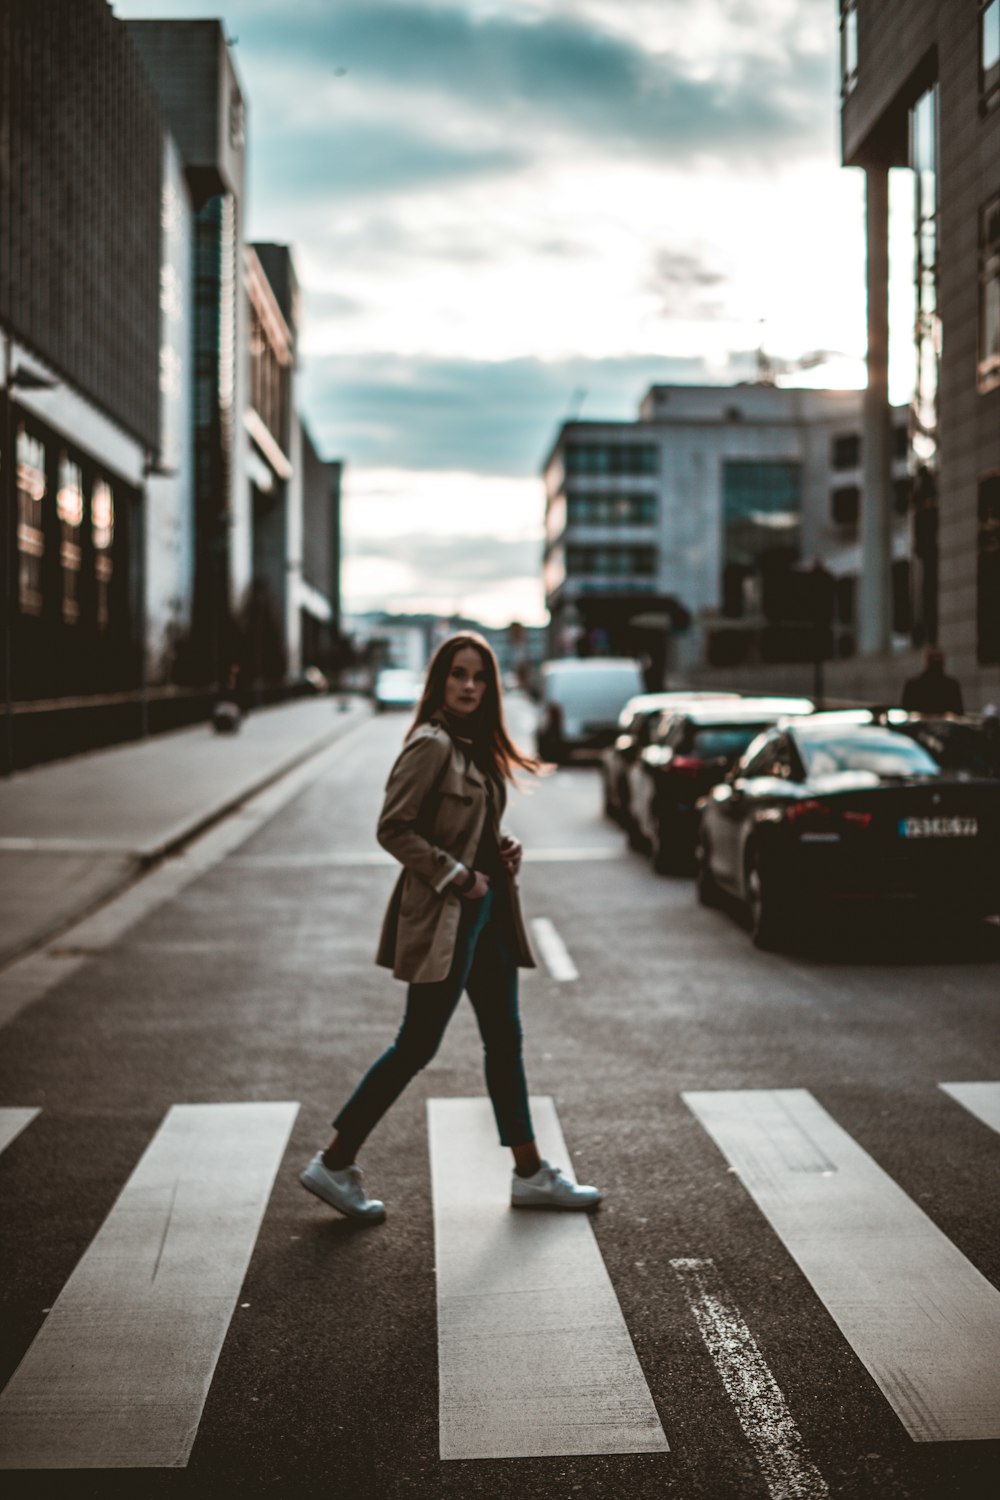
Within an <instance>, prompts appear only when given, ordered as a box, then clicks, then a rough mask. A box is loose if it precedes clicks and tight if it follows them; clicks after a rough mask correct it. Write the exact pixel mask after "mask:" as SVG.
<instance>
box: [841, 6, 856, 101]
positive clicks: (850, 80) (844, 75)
mask: <svg viewBox="0 0 1000 1500" xmlns="http://www.w3.org/2000/svg"><path fill="white" fill-rule="evenodd" d="M857 83H858V6H857V0H841V6H840V91H841V94H842V95H843V96H844V98H846V97H847V95H848V94H850V93H852V92H853V90H854V89H855V88H856V87H857Z"/></svg>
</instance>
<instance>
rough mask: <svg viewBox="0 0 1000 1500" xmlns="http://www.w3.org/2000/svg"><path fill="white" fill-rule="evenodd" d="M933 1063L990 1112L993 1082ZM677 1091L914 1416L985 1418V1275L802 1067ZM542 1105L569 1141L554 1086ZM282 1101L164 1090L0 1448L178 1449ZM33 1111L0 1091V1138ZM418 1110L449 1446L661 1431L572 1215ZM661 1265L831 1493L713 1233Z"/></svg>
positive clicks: (846, 1331)
mask: <svg viewBox="0 0 1000 1500" xmlns="http://www.w3.org/2000/svg"><path fill="white" fill-rule="evenodd" d="M940 1088H941V1089H942V1090H943V1091H944V1093H946V1094H947V1095H948V1096H949V1097H950V1098H951V1099H952V1100H954V1101H955V1103H956V1104H957V1105H959V1106H961V1107H962V1108H964V1109H966V1110H967V1111H969V1113H971V1114H972V1115H973V1116H975V1118H976V1119H977V1120H978V1121H979V1122H980V1124H982V1125H983V1126H984V1127H986V1128H988V1129H990V1130H992V1131H993V1132H1000V1083H992V1082H990V1083H979V1082H977V1083H942V1084H940ZM682 1098H683V1100H684V1103H685V1105H686V1106H687V1108H688V1109H689V1110H690V1111H691V1113H692V1115H693V1116H694V1118H695V1119H696V1120H697V1121H698V1123H699V1124H700V1126H701V1127H702V1129H703V1130H704V1131H705V1132H706V1135H707V1136H708V1137H709V1138H710V1140H711V1141H713V1142H714V1144H715V1145H716V1147H717V1148H718V1149H719V1151H720V1152H721V1154H722V1156H723V1158H724V1159H725V1160H726V1161H727V1162H728V1163H729V1164H730V1166H731V1167H732V1169H733V1170H734V1172H735V1174H736V1177H737V1179H738V1181H739V1182H740V1183H741V1185H742V1187H743V1189H744V1190H745V1191H746V1192H747V1193H748V1195H749V1196H750V1198H751V1200H752V1201H753V1202H754V1204H755V1205H756V1207H757V1208H758V1209H759V1210H760V1212H761V1214H762V1216H763V1218H764V1220H765V1221H766V1224H767V1225H768V1226H769V1231H770V1232H773V1233H774V1234H775V1235H776V1236H777V1238H778V1239H779V1240H780V1241H781V1243H782V1244H783V1245H784V1246H785V1248H786V1249H787V1250H788V1252H789V1253H790V1255H791V1256H792V1258H793V1259H794V1260H795V1261H796V1263H797V1265H798V1267H799V1269H800V1270H801V1272H802V1274H803V1276H804V1277H805V1279H806V1281H807V1282H808V1283H809V1285H810V1286H811V1287H812V1289H813V1291H814V1292H815V1294H816V1295H817V1297H818V1298H819V1299H820V1301H821V1303H822V1304H823V1305H824V1307H825V1308H826V1309H827V1311H828V1312H829V1314H830V1316H831V1317H832V1318H833V1320H834V1322H835V1323H836V1325H837V1327H838V1328H839V1329H840V1332H841V1334H842V1335H843V1337H844V1338H845V1340H846V1341H847V1343H848V1344H849V1345H850V1347H851V1349H852V1350H853V1351H854V1353H855V1355H856V1356H857V1358H858V1360H859V1361H860V1363H861V1364H862V1365H863V1366H864V1367H865V1369H867V1370H868V1371H869V1372H870V1374H871V1375H872V1376H873V1378H874V1380H875V1382H876V1384H877V1386H878V1388H879V1389H880V1390H881V1392H882V1394H883V1396H884V1397H885V1400H886V1401H887V1403H888V1404H889V1406H890V1407H891V1409H892V1410H893V1411H894V1412H895V1413H896V1415H897V1417H898V1418H899V1420H900V1422H901V1423H902V1425H903V1428H904V1430H905V1431H906V1432H907V1434H908V1435H909V1437H910V1438H911V1439H912V1440H913V1441H914V1442H920V1443H925V1442H942V1441H950V1442H954V1441H970V1440H976V1439H984V1438H1000V1291H998V1290H997V1289H996V1288H995V1287H993V1286H992V1285H991V1283H990V1282H988V1281H987V1280H986V1278H985V1277H984V1276H982V1275H981V1274H980V1272H979V1271H977V1270H976V1268H975V1267H974V1266H973V1265H972V1264H971V1263H970V1262H969V1261H968V1260H967V1259H966V1257H965V1256H964V1255H963V1254H962V1253H961V1251H960V1250H959V1249H958V1248H957V1246H955V1245H954V1244H953V1243H952V1242H951V1241H950V1240H949V1239H948V1238H947V1237H946V1236H945V1235H944V1234H943V1233H942V1232H941V1231H940V1230H939V1229H938V1228H937V1226H936V1225H935V1224H934V1223H933V1222H932V1221H931V1219H930V1218H929V1217H928V1216H927V1215H926V1214H925V1213H924V1211H923V1210H922V1209H921V1208H919V1207H918V1205H917V1204H916V1203H914V1202H913V1200H912V1199H910V1198H909V1197H908V1196H907V1194H906V1193H904V1192H903V1191H902V1189H901V1188H899V1187H898V1186H897V1185H896V1184H895V1183H894V1182H893V1180H892V1179H891V1178H890V1177H889V1176H888V1174H887V1173H886V1172H884V1171H883V1169H882V1168H881V1167H880V1166H879V1165H878V1163H877V1162H876V1161H874V1160H873V1159H872V1158H871V1157H870V1156H869V1155H868V1154H867V1153H866V1152H865V1151H864V1150H863V1149H862V1148H861V1146H860V1145H858V1143H857V1142H856V1141H855V1140H854V1139H853V1138H852V1137H851V1136H850V1134H849V1133H848V1132H847V1131H846V1130H844V1129H843V1128H842V1127H841V1126H840V1125H839V1124H838V1122H837V1121H836V1120H835V1119H834V1118H833V1117H832V1116H831V1115H830V1114H829V1113H827V1111H826V1110H825V1109H824V1108H823V1107H822V1106H821V1105H820V1103H819V1102H818V1101H817V1100H816V1099H815V1098H814V1097H813V1096H812V1095H811V1094H810V1093H809V1092H808V1091H807V1090H805V1089H774V1090H723V1091H717V1092H711V1091H697V1092H688V1093H685V1094H683V1095H682ZM533 1108H534V1110H535V1115H536V1121H537V1124H538V1133H539V1140H540V1144H541V1147H542V1150H543V1153H544V1154H548V1155H550V1156H551V1157H552V1158H553V1159H555V1160H558V1161H560V1162H561V1163H562V1164H564V1166H565V1164H567V1163H568V1160H569V1157H568V1153H567V1152H566V1146H565V1141H564V1140H563V1137H562V1131H561V1128H560V1124H559V1119H558V1114H557V1111H556V1108H555V1105H554V1103H553V1102H552V1101H551V1100H547V1099H541V1100H535V1101H533ZM297 1112H298V1105H297V1104H295V1103H290V1102H278V1103H255V1104H200V1105H188V1104H178V1105H175V1106H174V1107H173V1108H172V1109H171V1110H170V1111H169V1112H168V1113H167V1115H166V1117H165V1118H164V1120H163V1122H162V1124H161V1125H160V1127H159V1129H158V1130H157V1131H156V1133H155V1135H154V1136H153V1138H152V1140H151V1141H150V1143H149V1146H148V1147H147V1149H146V1151H145V1153H144V1154H143V1156H142V1158H141V1159H140V1161H139V1163H138V1164H137V1166H136V1168H135V1170H134V1172H133V1173H132V1176H131V1177H130V1178H129V1180H128V1182H127V1183H126V1184H125V1187H124V1188H123V1189H122V1192H121V1194H120V1195H119V1197H118V1199H117V1201H116V1202H115V1204H114V1205H113V1207H112V1208H111V1211H110V1213H109V1214H108V1217H107V1219H106V1220H105V1222H104V1224H103V1225H102V1227H101V1228H100V1230H99V1231H98V1233H97V1235H96V1236H95V1238H94V1239H93V1241H92V1242H91V1244H90V1246H89V1247H88V1249H87V1250H86V1252H85V1253H84V1255H83V1257H82V1258H81V1260H80V1262H79V1263H78V1265H77V1267H76V1268H75V1270H74V1271H73V1272H72V1273H71V1275H70V1277H69V1279H68V1281H67V1282H66V1285H65V1287H64V1288H63V1290H62V1292H61V1293H60V1295H59V1297H58V1299H57V1301H56V1303H55V1304H54V1306H53V1307H52V1309H51V1310H50V1312H49V1314H48V1316H47V1318H46V1321H45V1323H44V1324H43V1325H42V1327H41V1329H40V1331H39V1333H38V1335H37V1336H36V1338H35V1339H34V1341H33V1343H32V1344H31V1346H30V1347H29V1349H28V1351H27V1353H26V1354H25V1356H24V1359H23V1360H22V1361H21V1364H20V1365H19V1366H18V1368H17V1370H16V1371H15V1372H14V1374H13V1376H12V1377H11V1379H10V1381H9V1382H8V1384H7V1386H6V1388H5V1389H4V1390H3V1391H2V1392H0V1468H3V1469H85V1468H106V1469H114V1468H164V1469H165V1468H179V1467H184V1466H185V1465H186V1464H187V1462H188V1458H189V1456H190V1453H191V1449H192V1446H193V1444H194V1440H195V1437H196V1435H197V1431H198V1425H199V1422H200V1419H201V1415H202V1411H203V1408H204V1404H205V1401H206V1399H207V1396H208V1392H209V1388H210V1386H211V1383H212V1378H213V1375H214V1372H215V1368H216V1364H217V1361H218V1358H219V1354H220V1352H221V1349H222V1345H223V1342H224V1340H225V1337H226V1334H227V1331H228V1329H229V1326H230V1322H231V1319H232V1316H233V1313H234V1311H235V1308H236V1305H237V1301H238V1297H239V1292H240V1287H241V1285H242V1282H243V1279H244V1276H245V1274H246V1270H247V1267H248V1265H249V1261H250V1257H251V1254H252V1253H253V1249H254V1246H255V1244H256V1241H257V1237H258V1235H259V1233H260V1229H261V1225H262V1222H263V1219H264V1215H265V1213H266V1210H267V1205H268V1202H269V1199H270V1196H271V1192H272V1189H273V1185H274V1182H275V1178H276V1176H277V1173H278V1170H279V1168H280V1166H281V1163H282V1159H283V1157H284V1155H285V1152H286V1148H287V1145H288V1141H289V1137H290V1134H291V1130H292V1126H293V1124H294V1121H295V1118H296V1115H297ZM38 1114H39V1111H38V1110H37V1109H30V1108H23V1109H0V1151H4V1150H7V1149H9V1148H10V1146H11V1144H12V1143H13V1142H14V1141H15V1140H16V1139H17V1138H18V1137H19V1136H20V1135H21V1134H22V1132H24V1131H27V1130H29V1129H30V1127H31V1125H32V1123H33V1121H34V1120H35V1119H36V1118H37V1117H38ZM428 1136H429V1145H430V1167H431V1187H432V1203H433V1211H434V1231H435V1247H436V1265H437V1273H438V1277H437V1312H438V1364H439V1393H440V1394H439V1432H440V1456H441V1458H442V1459H445V1460H447V1459H479V1460H490V1459H498V1458H503V1457H511V1456H522V1457H524V1456H528V1457H530V1456H550V1457H551V1456H568V1455H571V1454H581V1453H586V1454H632V1455H639V1454H660V1455H665V1454H667V1453H668V1452H669V1444H668V1439H667V1435H666V1432H665V1431H664V1425H663V1423H661V1418H660V1411H664V1405H665V1402H666V1401H667V1400H668V1396H667V1394H666V1393H661V1396H660V1402H659V1411H658V1409H657V1404H656V1403H655V1402H654V1395H653V1393H652V1392H651V1391H650V1388H649V1386H648V1384H647V1381H646V1377H645V1375H644V1373H643V1370H642V1368H641V1365H640V1362H639V1359H638V1357H637V1355H636V1352H635V1349H634V1347H633V1344H632V1339H631V1335H630V1332H629V1329H628V1327H627V1325H626V1322H625V1319H624V1316H623V1314H622V1310H621V1307H620V1306H619V1303H618V1298H617V1295H616V1292H615V1289H614V1286H613V1284H612V1282H611V1279H610V1277H609V1275H608V1271H607V1268H606V1267H605V1264H604V1260H603V1257H602V1255H601V1253H600V1248H599V1245H598V1242H597V1239H596V1238H595V1236H594V1233H593V1229H592V1226H591V1224H590V1222H589V1221H588V1220H587V1218H586V1217H585V1216H577V1215H564V1216H557V1215H544V1214H537V1215H533V1214H511V1213H510V1212H509V1211H508V1210H507V1206H506V1188H507V1180H508V1169H507V1165H506V1161H505V1159H504V1154H503V1153H501V1152H498V1151H497V1149H496V1145H495V1138H494V1132H493V1126H492V1119H491V1116H490V1111H489V1106H488V1103H487V1102H486V1101H485V1100H483V1099H434V1100H431V1101H430V1102H429V1105H428ZM985 1140H986V1137H985V1136H984V1143H985ZM663 1274H664V1277H665V1278H666V1277H673V1278H674V1280H675V1283H679V1284H680V1286H681V1287H682V1289H683V1292H684V1295H685V1298H686V1300H687V1304H688V1308H689V1310H690V1313H691V1316H692V1318H693V1320H694V1324H695V1326H696V1327H697V1329H698V1332H699V1333H700V1335H701V1338H702V1341H703V1343H704V1346H705V1349H706V1351H707V1353H708V1355H709V1356H710V1358H711V1359H712V1361H713V1363H714V1365H715V1367H716V1371H717V1374H718V1376H719V1379H720V1380H721V1382H722V1384H723V1386H724V1388H725V1390H726V1392H727V1394H728V1395H729V1396H730V1399H731V1400H732V1401H733V1404H734V1406H735V1408H736V1414H737V1417H738V1419H739V1422H740V1425H741V1427H742V1429H743V1432H744V1434H745V1436H746V1439H747V1441H748V1443H749V1444H750V1447H751V1449H752V1451H753V1453H754V1456H755V1458H756V1459H757V1462H758V1465H759V1467H760V1470H761V1474H762V1476H763V1479H764V1482H765V1485H766V1487H767V1489H768V1492H769V1494H770V1495H771V1496H772V1497H773V1500H782V1497H783V1496H786V1495H788V1496H790V1495H806V1496H816V1497H820V1496H822V1495H825V1494H826V1493H827V1489H826V1485H825V1482H824V1480H823V1478H822V1475H821V1474H820V1473H819V1472H818V1470H817V1469H816V1467H815V1465H814V1464H813V1462H812V1460H811V1458H810V1456H809V1454H808V1453H807V1452H806V1451H805V1446H804V1444H803V1442H802V1440H801V1436H800V1434H799V1433H798V1429H797V1427H796V1424H795V1420H794V1414H793V1413H792V1411H791V1410H790V1408H789V1405H788V1402H787V1400H786V1398H785V1396H784V1394H783V1393H782V1392H781V1390H780V1389H779V1387H778V1385H777V1382H776V1381H775V1380H774V1378H773V1376H772V1375H771V1372H770V1371H769V1370H768V1369H767V1367H766V1365H765V1364H764V1362H763V1356H762V1354H761V1352H760V1349H759V1347H758V1346H757V1343H756V1341H755V1339H754V1337H753V1333H752V1330H750V1329H749V1328H748V1327H747V1326H746V1324H745V1323H744V1322H743V1320H742V1317H741V1315H740V1312H739V1309H738V1308H737V1307H736V1306H735V1305H734V1303H733V1302H732V1298H731V1297H730V1296H729V1294H728V1292H727V1291H726V1288H725V1283H724V1281H723V1279H722V1274H721V1272H720V1270H719V1269H718V1267H717V1266H716V1264H715V1261H714V1260H713V1258H712V1247H711V1246H705V1245H703V1244H692V1245H676V1246H672V1247H671V1255H670V1257H669V1258H666V1259H665V1260H664V1264H663ZM663 1421H664V1422H665V1423H666V1426H667V1429H668V1430H669V1425H670V1423H669V1410H667V1411H665V1413H664V1418H663Z"/></svg>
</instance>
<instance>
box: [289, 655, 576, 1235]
mask: <svg viewBox="0 0 1000 1500" xmlns="http://www.w3.org/2000/svg"><path fill="white" fill-rule="evenodd" d="M515 767H519V768H521V769H522V770H529V771H536V770H537V769H538V762H537V761H535V760H533V759H531V758H530V757H529V756H527V755H525V754H524V753H523V752H522V751H521V750H519V749H518V748H517V746H516V745H515V744H514V743H513V741H512V740H511V738H510V736H509V735H508V733H507V728H506V725H505V723H504V715H503V705H502V701H501V692H500V676H499V672H498V669H497V662H496V657H495V656H494V655H493V652H492V650H491V649H490V647H489V645H488V644H487V642H486V641H485V640H484V639H483V638H482V636H480V635H476V634H474V633H473V632H466V633H463V634H461V635H455V636H452V637H451V639H450V640H447V641H445V642H444V644H443V645H442V646H440V647H439V648H438V650H437V652H436V653H435V655H434V658H433V660H432V661H431V664H430V667H429V668H428V670H427V680H426V683H425V685H424V693H423V697H422V698H421V700H420V704H419V706H418V708H417V713H416V717H415V719H414V722H413V725H412V727H411V729H410V731H409V733H408V734H407V736H406V739H405V741H404V744H403V749H402V752H401V753H400V755H399V758H398V759H397V761H396V763H395V765H394V766H393V768H392V771H391V772H390V774H389V780H388V783H387V785H386V791H385V802H384V804H383V807H382V815H381V817H380V818H379V824H378V841H379V843H380V844H381V845H382V846H383V848H385V849H387V850H388V851H389V853H390V854H391V855H393V857H394V858H395V859H398V860H399V862H400V864H401V865H402V866H403V869H402V872H401V874H400V877H399V880H398V881H397V883H396V888H395V890H394V891H393V893H392V897H391V899H390V901H389V906H388V909H387V911H386V914H385V921H384V923H383V926H382V937H381V942H380V944H379V950H378V955H377V958H376V962H377V963H379V964H381V965H383V966H384V967H386V968H391V969H392V971H393V973H394V975H395V976H396V978H397V979H402V980H405V981H406V982H407V984H408V989H407V993H406V1010H405V1013H404V1016H403V1024H402V1025H401V1027H400V1029H399V1032H398V1034H397V1036H396V1040H395V1041H394V1042H393V1044H392V1046H391V1047H389V1049H388V1050H387V1051H386V1052H384V1053H383V1054H382V1056H381V1057H380V1058H379V1059H378V1060H377V1061H376V1062H375V1063H373V1064H372V1066H371V1067H370V1068H369V1070H368V1072H367V1073H366V1074H365V1076H364V1078H362V1080H361V1082H360V1083H359V1084H358V1087H357V1088H356V1089H355V1091H354V1093H353V1094H352V1095H351V1097H350V1099H349V1100H348V1101H347V1103H346V1104H345V1105H344V1107H343V1109H342V1110H341V1111H340V1113H339V1114H338V1115H337V1117H336V1119H335V1120H334V1122H333V1125H334V1130H335V1132H336V1134H335V1135H334V1137H333V1139H332V1141H331V1142H330V1144H329V1146H327V1148H326V1150H325V1151H319V1152H317V1153H316V1155H315V1156H314V1157H313V1159H312V1161H311V1162H310V1163H309V1165H308V1166H307V1167H306V1169H305V1171H304V1172H303V1173H302V1177H301V1181H302V1184H303V1186H304V1187H305V1188H307V1189H308V1190H309V1192H311V1193H314V1194H315V1195H316V1196H317V1197H318V1198H322V1199H323V1201H324V1202H325V1203H328V1204H329V1205H330V1206H331V1208H336V1209H338V1210H339V1211H340V1212H341V1213H343V1214H348V1215H350V1216H351V1217H352V1218H357V1219H367V1220H372V1221H375V1220H380V1219H384V1218H385V1208H384V1206H383V1205H382V1204H381V1203H380V1202H378V1200H377V1199H374V1198H369V1197H368V1195H367V1194H366V1192H365V1189H364V1187H363V1185H362V1178H361V1171H360V1169H359V1167H358V1165H357V1155H358V1151H359V1150H360V1147H361V1145H362V1143H363V1142H364V1141H365V1139H366V1138H367V1136H368V1135H369V1134H370V1132H371V1131H372V1129H373V1128H374V1126H375V1125H376V1124H377V1123H378V1121H379V1120H380V1119H381V1118H382V1116H383V1115H384V1114H385V1112H386V1110H387V1109H388V1108H389V1107H390V1105H391V1104H393V1103H394V1101H395V1100H396V1099H398V1097H399V1095H400V1094H401V1093H402V1092H403V1090H404V1088H405V1087H406V1085H407V1084H408V1083H409V1081H410V1079H411V1078H413V1076H414V1074H416V1073H417V1072H419V1070H420V1069H421V1068H423V1067H425V1066H426V1065H427V1063H429V1062H430V1060H431V1058H432V1057H433V1056H434V1054H435V1052H436V1051H437V1049H438V1045H439V1043H440V1041H441V1038H442V1036H443V1035H444V1032H445V1028H446V1026H447V1025H448V1022H449V1020H450V1019H451V1017H452V1015H453V1013H454V1011H455V1008H456V1006H457V1005H458V1002H459V1000H460V999H461V997H462V993H463V991H464V992H467V993H468V996H469V999H470V1000H471V1001H472V1005H473V1008H474V1009H475V1012H476V1020H477V1021H478V1023H479V1031H480V1035H481V1036H482V1039H483V1049H484V1053H485V1070H486V1086H487V1088H488V1090H489V1095H490V1100H491V1102H492V1104H493V1113H494V1115H495V1117H496V1123H497V1130H498V1132H499V1135H500V1143H501V1145H503V1146H508V1147H509V1148H510V1150H511V1151H512V1152H513V1156H514V1175H513V1180H512V1184H511V1204H512V1205H513V1206H514V1207H515V1208H556V1209H581V1208H582V1209H588V1208H593V1207H594V1205H595V1204H597V1203H599V1202H600V1198H601V1194H600V1193H599V1192H598V1190H597V1189H596V1188H593V1187H580V1186H578V1185H577V1184H576V1183H573V1182H571V1181H570V1180H569V1179H568V1178H567V1177H565V1176H564V1175H563V1173H562V1172H560V1171H559V1169H558V1168H557V1167H553V1166H550V1164H549V1163H548V1162H547V1161H543V1160H542V1158H541V1157H540V1156H539V1154H538V1148H537V1147H536V1145H535V1137H534V1131H533V1129H532V1125H531V1114H530V1110H529V1106H528V1089H527V1084H526V1082H525V1077H524V1064H523V1061H522V1056H521V1022H520V1015H519V1011H518V995H517V988H518V987H517V971H518V968H519V967H520V968H533V967H534V959H533V957H532V954H531V949H530V947H529V946H528V939H527V935H526V933H525V930H524V921H523V918H522V916H521V906H520V901H519V899H518V892H517V875H518V871H519V869H520V866H521V845H520V844H519V843H518V841H517V839H515V838H511V837H509V836H505V835H503V834H502V833H501V830H500V820H501V817H502V814H503V810H504V807H505V804H506V794H507V788H506V783H507V782H508V781H513V780H514V768H515Z"/></svg>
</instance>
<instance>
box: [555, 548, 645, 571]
mask: <svg viewBox="0 0 1000 1500" xmlns="http://www.w3.org/2000/svg"><path fill="white" fill-rule="evenodd" d="M566 572H567V573H568V574H570V575H575V576H576V577H581V578H593V577H602V578H652V577H653V576H654V575H655V573H656V548H655V547H616V546H608V547H580V546H574V547H567V548H566Z"/></svg>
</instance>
